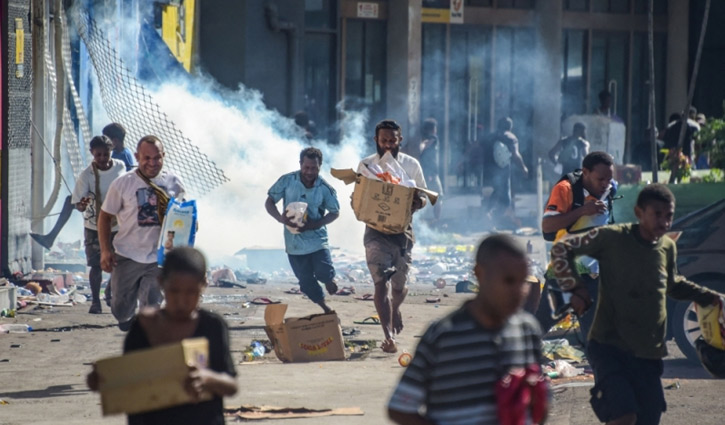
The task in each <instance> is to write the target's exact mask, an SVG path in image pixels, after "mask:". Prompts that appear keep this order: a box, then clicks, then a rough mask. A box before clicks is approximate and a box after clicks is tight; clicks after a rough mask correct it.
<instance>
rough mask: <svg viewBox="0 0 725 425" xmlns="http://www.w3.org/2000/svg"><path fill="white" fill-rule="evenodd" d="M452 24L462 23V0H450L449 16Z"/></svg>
mask: <svg viewBox="0 0 725 425" xmlns="http://www.w3.org/2000/svg"><path fill="white" fill-rule="evenodd" d="M450 19H451V20H450V22H451V23H452V24H462V23H463V0H451V17H450Z"/></svg>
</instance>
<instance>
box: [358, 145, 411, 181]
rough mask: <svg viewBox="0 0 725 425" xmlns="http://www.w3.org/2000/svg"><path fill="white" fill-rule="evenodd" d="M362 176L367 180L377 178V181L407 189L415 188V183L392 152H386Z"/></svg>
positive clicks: (368, 166)
mask: <svg viewBox="0 0 725 425" xmlns="http://www.w3.org/2000/svg"><path fill="white" fill-rule="evenodd" d="M361 174H362V175H363V176H364V177H367V178H375V179H376V180H382V181H384V182H388V183H393V184H400V185H403V186H406V187H415V181H414V180H412V179H411V178H410V177H409V176H408V174H407V173H406V172H405V170H404V169H403V166H401V165H400V163H399V162H398V161H397V160H396V159H395V158H393V155H392V154H391V153H390V152H385V154H384V155H383V156H382V157H381V158H380V159H377V160H374V161H373V162H371V163H370V164H368V165H367V169H365V170H362V172H361ZM373 176H374V177H373Z"/></svg>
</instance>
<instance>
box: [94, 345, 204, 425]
mask: <svg viewBox="0 0 725 425" xmlns="http://www.w3.org/2000/svg"><path fill="white" fill-rule="evenodd" d="M208 360H209V341H208V340H207V339H206V338H189V339H185V340H183V341H181V342H178V343H175V344H168V345H163V346H159V347H154V348H149V349H145V350H138V351H133V352H131V353H128V354H126V355H123V356H120V357H112V358H108V359H103V360H99V361H98V362H96V371H97V372H98V376H99V378H100V383H99V390H100V392H101V406H102V408H103V415H104V416H106V415H111V414H114V413H141V412H147V411H151V410H157V409H163V408H166V407H171V406H176V405H179V404H185V403H189V402H191V401H192V399H191V397H190V396H189V394H188V393H187V392H186V390H185V389H184V382H185V381H186V378H187V377H188V376H189V369H188V366H190V365H197V366H199V367H206V366H207V364H208ZM201 400H211V394H202V397H201Z"/></svg>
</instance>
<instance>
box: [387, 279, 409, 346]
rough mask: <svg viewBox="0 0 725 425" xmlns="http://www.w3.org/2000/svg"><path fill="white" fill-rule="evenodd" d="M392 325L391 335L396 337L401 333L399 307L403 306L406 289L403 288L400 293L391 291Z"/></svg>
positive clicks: (401, 322)
mask: <svg viewBox="0 0 725 425" xmlns="http://www.w3.org/2000/svg"><path fill="white" fill-rule="evenodd" d="M392 295H393V297H392V298H393V299H392V312H391V313H392V325H393V334H394V335H397V334H399V333H400V332H402V331H403V315H402V314H401V313H400V306H401V305H402V304H403V301H404V300H405V297H406V296H407V295H408V287H407V286H406V287H404V288H403V289H402V290H400V291H396V290H393V291H392Z"/></svg>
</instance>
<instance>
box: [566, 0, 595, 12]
mask: <svg viewBox="0 0 725 425" xmlns="http://www.w3.org/2000/svg"><path fill="white" fill-rule="evenodd" d="M564 10H571V11H573V12H588V11H589V0H564Z"/></svg>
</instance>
